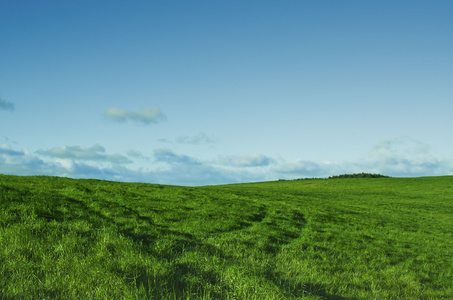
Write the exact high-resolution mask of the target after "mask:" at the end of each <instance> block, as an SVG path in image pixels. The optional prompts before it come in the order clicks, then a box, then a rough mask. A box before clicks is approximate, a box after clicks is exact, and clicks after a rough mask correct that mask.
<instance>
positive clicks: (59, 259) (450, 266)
mask: <svg viewBox="0 0 453 300" xmlns="http://www.w3.org/2000/svg"><path fill="white" fill-rule="evenodd" d="M452 282H453V177H447V176H446V177H429V178H351V179H349V178H339V179H324V180H296V181H276V182H265V183H251V184H236V185H224V186H207V187H196V188H193V187H178V186H163V185H153V184H140V183H119V182H108V181H100V180H74V179H67V178H57V177H42V176H38V177H17V176H5V175H0V299H452V298H453V284H452Z"/></svg>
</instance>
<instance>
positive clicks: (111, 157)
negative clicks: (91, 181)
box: [37, 144, 131, 164]
mask: <svg viewBox="0 0 453 300" xmlns="http://www.w3.org/2000/svg"><path fill="white" fill-rule="evenodd" d="M37 153H38V154H40V155H43V156H48V157H53V158H60V159H71V160H77V161H97V162H110V163H114V164H124V163H131V160H129V159H128V158H127V157H126V156H124V155H120V154H105V148H104V147H102V146H101V145H99V144H95V145H93V146H91V147H90V148H85V147H80V146H62V147H55V148H52V149H50V150H39V151H37Z"/></svg>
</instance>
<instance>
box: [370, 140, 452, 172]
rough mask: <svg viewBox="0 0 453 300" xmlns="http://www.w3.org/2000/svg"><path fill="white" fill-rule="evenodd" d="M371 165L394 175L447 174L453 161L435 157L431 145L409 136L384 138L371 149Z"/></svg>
mask: <svg viewBox="0 0 453 300" xmlns="http://www.w3.org/2000/svg"><path fill="white" fill-rule="evenodd" d="M369 165H370V167H371V168H373V169H375V170H379V171H380V172H382V173H385V174H389V175H392V176H423V175H446V174H451V173H452V172H453V161H451V160H447V159H440V158H437V157H435V156H434V155H433V154H432V153H431V150H430V146H429V145H428V144H426V143H423V142H421V141H417V140H414V139H411V138H409V137H398V138H393V139H386V140H382V141H380V142H379V143H377V144H376V145H375V146H374V147H373V148H372V149H371V151H370V161H369Z"/></svg>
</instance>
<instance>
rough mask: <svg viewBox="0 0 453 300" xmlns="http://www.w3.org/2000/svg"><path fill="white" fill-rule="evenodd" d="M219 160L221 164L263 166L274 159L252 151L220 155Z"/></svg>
mask: <svg viewBox="0 0 453 300" xmlns="http://www.w3.org/2000/svg"><path fill="white" fill-rule="evenodd" d="M219 162H220V163H221V164H222V165H226V166H232V167H264V166H268V165H270V164H271V163H273V162H275V160H274V159H273V158H271V157H268V156H266V155H263V154H259V153H253V154H236V155H229V156H221V157H219Z"/></svg>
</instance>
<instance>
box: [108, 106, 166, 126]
mask: <svg viewBox="0 0 453 300" xmlns="http://www.w3.org/2000/svg"><path fill="white" fill-rule="evenodd" d="M104 116H105V117H106V118H107V119H109V120H112V121H115V122H120V123H122V122H126V121H133V122H137V123H142V124H146V125H148V124H152V123H158V122H160V121H162V120H165V116H164V115H163V114H162V113H161V111H160V110H159V109H158V108H153V107H146V108H144V109H142V110H141V111H139V112H134V111H130V110H125V109H120V108H116V107H111V108H109V109H107V110H106V111H105V112H104Z"/></svg>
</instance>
